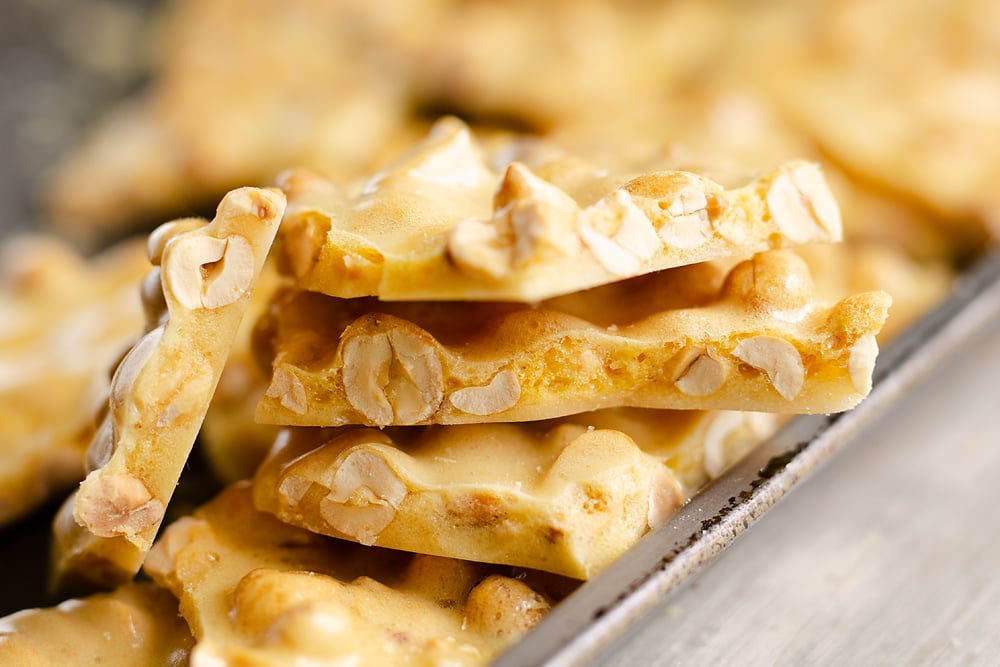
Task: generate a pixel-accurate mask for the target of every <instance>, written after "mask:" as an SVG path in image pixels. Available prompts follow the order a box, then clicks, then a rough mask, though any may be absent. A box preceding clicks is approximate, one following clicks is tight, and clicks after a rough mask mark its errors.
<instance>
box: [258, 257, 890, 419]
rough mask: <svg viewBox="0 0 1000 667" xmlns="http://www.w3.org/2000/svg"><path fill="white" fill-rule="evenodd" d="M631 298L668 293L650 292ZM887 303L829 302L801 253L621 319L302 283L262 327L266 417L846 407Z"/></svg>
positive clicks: (869, 297) (866, 367)
mask: <svg viewBox="0 0 1000 667" xmlns="http://www.w3.org/2000/svg"><path fill="white" fill-rule="evenodd" d="M645 286H646V287H650V286H652V287H654V288H655V283H645ZM631 299H632V303H633V304H643V303H651V304H656V303H657V300H656V298H655V296H653V293H649V294H648V295H647V293H644V292H642V291H638V290H637V291H636V292H635V293H634V294H632V295H631ZM889 303H890V298H889V296H888V295H887V294H885V293H884V292H880V291H874V292H864V293H861V294H856V295H852V296H849V297H846V298H844V299H841V300H840V301H838V302H837V303H835V304H833V305H832V306H830V305H826V304H825V303H822V302H820V301H819V300H818V299H816V297H815V294H814V289H813V286H812V284H811V279H810V275H809V271H808V268H807V267H806V265H805V263H804V262H803V261H802V260H801V259H800V258H799V257H797V256H796V255H794V254H792V253H790V252H788V251H772V252H768V253H762V254H759V255H756V256H755V257H754V258H753V259H751V260H747V261H744V262H742V263H740V264H739V265H737V266H736V267H735V268H734V269H733V270H732V271H731V272H730V273H729V275H728V277H727V279H726V281H725V283H724V285H723V287H722V289H721V290H720V292H719V293H718V295H717V297H716V298H715V299H714V300H712V301H711V302H709V303H706V304H704V305H700V306H696V307H689V308H675V309H670V308H668V309H664V310H656V309H653V310H651V311H650V312H648V313H646V314H645V316H644V317H643V318H641V319H638V320H636V321H634V322H625V323H622V324H607V323H606V322H607V320H609V319H611V320H613V319H614V318H613V316H612V317H610V318H609V317H608V315H607V314H603V315H601V319H602V321H603V323H602V325H597V324H594V323H592V322H589V321H587V320H586V319H583V318H584V317H586V314H584V313H581V314H571V313H568V312H564V311H559V310H556V309H554V308H553V309H549V308H546V307H545V306H544V304H543V306H542V307H540V308H532V307H528V306H523V307H519V306H517V305H516V304H500V305H495V306H493V305H492V304H465V303H455V304H448V303H436V304H435V303H422V304H416V305H415V306H412V307H407V306H406V305H405V304H397V305H396V306H395V308H392V307H390V306H392V304H386V303H381V304H375V303H372V302H367V305H364V304H359V302H358V301H356V300H335V299H330V298H328V297H324V296H323V295H317V294H313V293H306V292H300V293H297V294H291V295H290V298H288V299H286V300H283V301H279V302H278V303H276V304H275V308H276V311H275V317H273V318H272V319H270V320H269V321H268V322H269V323H270V324H268V323H265V326H269V325H270V326H273V327H274V329H273V330H272V333H271V340H272V347H273V350H274V356H273V373H272V378H271V384H270V387H269V388H268V391H267V392H266V393H265V394H264V398H263V399H262V400H261V403H260V405H259V406H258V410H257V416H258V418H259V420H260V421H263V422H265V423H275V424H287V425H303V426H336V425H342V424H366V425H373V426H388V425H392V424H426V423H440V424H446V423H476V422H491V421H527V420H537V419H545V418H549V417H556V416H560V415H566V414H572V413H577V412H584V411H587V410H595V409H599V408H604V407H613V406H635V407H655V408H679V409H724V410H754V411H767V412H805V413H808V412H837V411H841V410H846V409H848V408H850V407H851V406H853V405H855V404H856V403H857V402H858V401H860V400H861V399H862V398H863V397H864V396H865V395H867V393H868V391H869V390H870V388H871V373H872V369H873V366H874V362H875V357H876V354H877V351H878V347H877V344H876V342H875V334H876V333H877V332H878V331H879V329H880V328H881V327H882V325H883V323H884V322H885V319H886V316H887V311H888V307H889ZM358 311H361V312H358ZM457 323H461V325H460V326H457Z"/></svg>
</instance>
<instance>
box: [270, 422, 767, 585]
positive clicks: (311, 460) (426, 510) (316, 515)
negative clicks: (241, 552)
mask: <svg viewBox="0 0 1000 667" xmlns="http://www.w3.org/2000/svg"><path fill="white" fill-rule="evenodd" d="M727 415H739V417H737V418H728V419H727V418H726V416H727ZM768 422H770V423H768ZM776 422H777V419H776V418H772V419H768V417H767V416H763V415H761V416H760V418H751V417H750V416H749V413H709V412H699V411H693V410H687V411H667V410H640V409H619V410H607V411H602V412H601V413H587V414H582V415H574V416H572V417H566V418H564V419H560V420H553V421H545V422H524V423H520V424H467V425H456V426H435V427H426V428H416V429H414V428H413V427H407V428H395V429H392V428H390V429H388V430H385V431H380V430H376V429H371V428H353V427H343V428H341V429H330V430H316V429H308V430H304V429H289V430H286V431H284V432H283V433H282V435H281V436H280V437H279V438H278V440H277V441H276V443H275V447H274V449H273V450H272V451H271V454H270V456H269V457H268V459H267V460H266V461H265V463H264V464H263V465H262V466H261V468H260V470H259V471H258V473H257V476H256V477H255V478H254V502H255V503H256V505H257V507H258V508H260V509H262V510H265V511H267V512H270V513H272V514H275V515H276V516H277V517H278V518H279V519H281V520H282V521H284V522H286V523H289V524H292V525H296V526H301V527H303V528H307V529H309V530H311V531H313V532H317V533H321V534H324V535H331V536H334V537H340V538H345V539H349V540H353V541H356V542H360V543H362V544H375V545H378V546H383V547H389V548H392V549H400V550H403V551H413V552H417V553H425V554H431V555H437V556H447V557H452V558H461V559H464V560H473V561H479V562H488V563H503V564H507V565H519V566H522V567H529V568H533V569H537V570H543V571H547V572H555V573H558V574H562V575H566V576H569V577H575V578H580V579H587V578H590V577H591V576H593V575H594V574H596V573H597V572H599V571H600V570H601V569H603V568H604V567H605V566H606V565H608V564H609V563H610V562H611V561H613V560H614V559H616V558H617V557H619V556H620V555H621V554H623V553H624V552H625V551H626V550H628V549H629V548H631V547H632V546H633V545H634V544H635V543H636V541H638V539H639V538H640V537H641V536H642V535H644V534H645V533H646V532H647V531H648V530H649V529H651V528H655V527H656V526H657V525H659V524H660V523H662V522H663V521H664V520H666V519H667V518H668V517H669V516H670V515H672V514H673V513H674V511H675V510H676V509H677V508H678V507H679V506H680V505H681V503H682V502H683V501H684V500H685V498H686V496H687V495H689V494H691V493H693V492H694V490H695V489H696V488H697V487H700V486H701V485H702V484H703V483H704V481H705V480H706V479H707V478H708V477H709V476H712V477H714V476H717V475H718V474H720V473H721V472H722V470H723V469H724V468H725V467H726V466H727V465H728V464H729V463H731V462H732V461H733V460H734V459H736V458H738V457H739V456H740V455H742V454H743V453H744V452H745V451H747V449H748V448H749V447H751V446H753V445H754V444H757V443H759V442H760V441H761V440H763V438H764V437H765V436H766V434H767V433H769V432H770V430H771V429H772V428H773V425H774V424H776ZM769 427H770V428H769ZM629 433H634V434H635V435H636V436H638V437H639V438H640V439H639V440H634V439H633V438H632V437H630V435H629ZM667 460H669V461H670V463H671V464H673V465H674V466H676V467H677V468H678V470H679V472H683V473H684V476H685V478H686V480H687V481H688V485H687V486H686V488H685V485H682V483H681V481H680V478H679V475H675V474H674V471H673V470H672V469H671V467H669V466H668V465H664V461H667ZM699 469H700V470H699Z"/></svg>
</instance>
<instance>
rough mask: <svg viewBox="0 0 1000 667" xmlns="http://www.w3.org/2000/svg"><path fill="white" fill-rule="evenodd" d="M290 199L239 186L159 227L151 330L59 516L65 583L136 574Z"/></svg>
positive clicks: (129, 362)
mask: <svg viewBox="0 0 1000 667" xmlns="http://www.w3.org/2000/svg"><path fill="white" fill-rule="evenodd" d="M283 209H284V197H283V196H282V195H281V193H279V192H274V191H268V190H259V189H254V188H245V189H241V190H234V191H233V192H231V193H229V194H228V195H227V196H226V197H225V198H224V199H223V200H222V202H221V203H220V205H219V209H218V212H217V214H216V217H215V219H214V220H213V221H212V222H211V223H208V224H206V223H205V222H204V221H201V220H182V221H177V222H174V223H168V224H167V225H164V226H162V227H160V228H159V230H157V231H156V232H154V233H153V234H152V235H151V236H150V240H149V254H150V258H151V260H152V261H153V264H155V265H157V267H156V268H154V270H153V271H152V272H151V273H150V274H148V276H147V278H146V280H145V281H144V283H143V299H144V303H145V305H146V307H147V325H148V329H149V331H148V333H147V334H146V335H145V336H144V337H143V338H142V339H141V340H140V341H139V342H138V343H137V344H136V345H135V347H133V348H132V350H131V351H130V352H129V353H128V354H127V355H126V356H125V358H124V359H123V360H122V362H121V364H120V365H119V366H118V369H117V371H116V372H115V375H114V379H113V380H112V383H111V398H110V401H109V404H108V410H107V414H106V415H105V417H104V420H103V422H102V424H101V426H100V427H99V429H98V432H97V434H96V435H95V437H94V440H93V441H92V442H91V445H90V449H89V451H88V464H89V466H90V468H91V472H90V474H88V475H87V477H86V479H84V481H83V482H82V483H81V485H80V489H79V491H78V492H76V493H75V494H74V495H73V496H71V497H70V499H69V500H68V501H67V502H66V503H65V505H64V507H63V509H62V511H61V512H60V514H59V516H58V517H57V519H56V524H55V562H54V577H55V581H56V583H57V584H58V585H62V584H65V585H68V586H74V585H88V584H89V585H101V586H108V585H110V584H113V583H117V582H119V581H122V580H125V579H128V578H130V577H131V576H132V575H133V574H135V573H136V572H137V571H138V569H139V567H140V565H141V564H142V560H143V558H144V556H145V554H146V552H147V551H148V549H149V547H150V546H151V545H152V542H153V538H154V536H155V535H156V532H157V529H158V528H159V526H160V523H161V521H162V520H163V516H164V512H165V510H166V507H167V503H168V502H169V501H170V497H171V495H172V494H173V491H174V487H175V486H176V485H177V481H178V479H179V477H180V474H181V471H182V470H183V468H184V465H185V462H186V461H187V457H188V454H189V453H190V451H191V447H192V445H193V443H194V439H195V436H196V435H197V433H198V429H199V428H200V427H201V423H202V420H203V419H204V416H205V411H206V410H207V408H208V404H209V401H210V400H211V398H212V394H213V392H214V391H215V386H216V384H217V383H218V380H219V375H220V374H221V372H222V368H223V365H224V364H225V361H226V357H227V355H228V354H229V350H230V348H231V346H232V344H233V339H234V337H235V336H236V332H237V328H238V326H239V324H240V320H241V319H242V317H243V313H244V311H245V310H246V307H247V302H248V300H249V298H250V291H251V290H252V288H253V285H254V283H255V282H256V280H257V276H258V275H259V273H260V271H261V267H262V265H263V263H264V257H265V256H266V255H267V252H268V249H269V248H270V245H271V242H272V241H273V239H274V235H275V233H276V231H277V226H278V221H279V219H280V218H281V213H282V210H283Z"/></svg>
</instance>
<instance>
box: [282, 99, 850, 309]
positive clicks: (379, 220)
mask: <svg viewBox="0 0 1000 667" xmlns="http://www.w3.org/2000/svg"><path fill="white" fill-rule="evenodd" d="M543 167H544V165H543ZM499 169H500V170H502V172H501V171H498V170H495V169H494V167H493V166H492V165H490V164H489V163H488V161H487V156H485V155H484V153H483V151H482V150H481V149H480V148H479V147H478V146H477V145H476V144H475V143H474V140H473V138H472V136H471V134H470V131H469V129H468V128H467V127H466V126H464V125H463V124H461V123H460V122H459V121H457V120H454V119H447V120H445V121H442V122H441V123H439V124H438V125H436V126H435V128H434V129H433V130H432V132H431V134H430V136H429V137H428V138H427V140H425V141H424V142H423V143H422V144H420V145H418V146H416V147H415V148H414V149H413V150H412V151H411V152H410V153H408V154H407V155H405V156H404V157H403V158H401V159H400V160H399V161H397V162H395V163H394V164H392V165H391V166H389V167H388V168H386V169H385V170H384V171H382V172H380V173H378V174H376V175H375V176H374V177H373V178H372V179H371V180H369V181H368V183H367V184H365V185H364V187H363V188H362V189H361V191H360V192H358V193H348V192H344V191H341V190H340V189H338V188H337V187H336V186H335V185H333V184H332V183H331V182H330V181H327V180H325V179H322V178H319V177H317V176H315V175H313V174H310V173H305V172H301V171H300V172H293V173H291V174H288V175H286V176H285V178H284V179H283V181H282V187H283V188H284V189H285V191H286V194H287V195H288V198H289V208H288V213H287V215H286V219H285V222H284V224H283V225H282V233H281V240H282V243H281V246H282V247H283V248H284V251H285V258H286V261H287V264H288V266H289V267H290V270H291V272H292V273H293V275H294V276H295V278H296V279H297V281H298V284H299V285H300V286H302V287H303V288H305V289H309V290H314V291H318V292H324V293H326V294H330V295H333V296H340V297H357V296H369V295H373V296H378V297H379V298H381V299H385V300H391V301H395V300H416V299H436V300H452V299H455V300H462V299H467V300H484V299H493V300H511V301H538V300H541V299H545V298H548V297H551V296H554V295H558V294H566V293H570V292H575V291H577V290H581V289H585V288H588V287H593V286H595V285H600V284H604V283H609V282H613V281H616V280H621V279H622V278H627V277H630V276H637V275H642V274H645V273H649V272H652V271H656V270H658V269H664V268H668V267H673V266H679V265H684V264H692V263H695V262H700V261H706V260H710V259H715V258H719V257H728V256H733V255H737V256H742V255H748V254H751V253H753V252H757V251H762V250H767V249H769V248H774V247H776V246H782V245H789V244H798V243H808V242H812V241H836V240H840V238H841V223H840V213H839V210H838V208H837V205H836V202H835V201H834V200H833V197H832V195H831V194H830V191H829V189H828V188H827V186H826V184H825V182H824V180H823V176H822V174H821V172H820V170H819V168H818V167H817V166H816V165H815V164H812V163H806V162H789V163H787V164H785V165H782V166H781V167H779V168H777V169H776V170H774V171H772V172H771V173H769V174H767V175H765V176H763V177H761V178H758V179H755V180H752V181H751V182H749V183H747V184H746V185H744V186H742V187H740V188H736V189H730V190H726V189H724V188H723V187H722V186H721V185H719V184H717V183H714V182H713V181H711V180H709V179H707V178H705V177H703V176H699V175H697V174H694V173H690V172H680V171H667V172H653V173H645V174H641V175H638V176H635V177H632V178H627V177H623V178H621V179H618V180H616V179H613V178H609V177H608V175H607V174H606V173H604V172H601V171H600V170H597V169H594V170H591V172H592V174H593V176H592V177H591V178H590V179H589V180H588V181H586V182H584V183H577V184H576V187H575V188H574V189H575V190H577V191H579V192H580V193H581V194H582V196H581V199H582V201H581V200H578V199H575V198H574V197H573V196H571V194H570V193H569V192H567V191H566V190H564V189H562V188H560V187H558V186H556V185H554V184H553V183H552V182H550V180H556V179H558V174H553V175H549V179H550V180H546V179H545V178H543V177H541V176H539V175H538V174H536V173H535V172H534V171H532V170H531V169H530V168H528V166H526V165H525V164H524V163H522V162H518V161H513V162H508V163H505V164H501V165H499Z"/></svg>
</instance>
